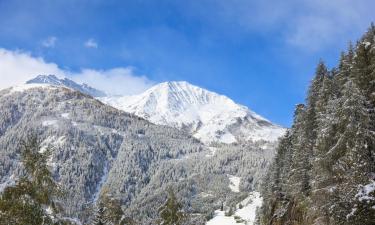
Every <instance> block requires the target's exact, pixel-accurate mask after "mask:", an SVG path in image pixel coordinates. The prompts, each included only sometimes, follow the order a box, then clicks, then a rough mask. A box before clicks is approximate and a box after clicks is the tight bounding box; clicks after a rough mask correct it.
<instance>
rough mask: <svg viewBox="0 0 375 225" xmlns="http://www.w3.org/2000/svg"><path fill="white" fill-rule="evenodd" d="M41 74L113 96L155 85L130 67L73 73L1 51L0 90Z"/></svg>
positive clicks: (18, 52)
mask: <svg viewBox="0 0 375 225" xmlns="http://www.w3.org/2000/svg"><path fill="white" fill-rule="evenodd" d="M40 74H54V75H56V76H58V77H67V78H70V79H72V80H74V81H77V82H80V83H87V84H88V85H90V86H93V87H95V88H98V89H100V90H103V91H105V92H107V93H109V94H116V95H132V94H139V93H141V92H143V91H144V90H146V89H147V88H149V87H151V86H152V85H153V84H154V82H153V81H151V80H149V79H148V78H147V77H146V76H145V75H137V74H135V72H134V69H133V68H132V67H116V68H111V69H108V70H94V69H90V68H83V69H81V70H80V71H78V72H74V71H68V70H63V69H61V68H60V67H59V66H58V65H57V64H55V63H50V62H46V61H45V60H44V59H43V58H40V57H34V56H32V55H31V54H30V53H28V52H24V51H20V50H16V51H12V50H7V49H4V48H0V80H1V82H0V89H4V88H7V87H10V86H14V85H20V84H23V83H25V82H26V81H27V80H30V79H32V78H34V77H36V76H37V75H40Z"/></svg>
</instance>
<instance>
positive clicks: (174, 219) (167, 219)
mask: <svg viewBox="0 0 375 225" xmlns="http://www.w3.org/2000/svg"><path fill="white" fill-rule="evenodd" d="M159 215H160V221H159V224H160V225H181V224H182V223H183V221H184V220H185V218H186V217H185V214H184V213H183V211H182V205H181V203H179V202H178V201H177V198H176V195H175V194H174V192H173V190H172V189H169V190H168V199H167V201H166V202H165V204H164V205H163V206H162V207H161V208H160V209H159Z"/></svg>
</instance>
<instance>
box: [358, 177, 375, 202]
mask: <svg viewBox="0 0 375 225" xmlns="http://www.w3.org/2000/svg"><path fill="white" fill-rule="evenodd" d="M374 191H375V181H371V183H369V184H367V185H365V186H361V187H360V189H359V191H358V193H357V194H356V195H355V197H356V198H358V199H359V201H372V200H375V198H374V197H372V196H370V194H371V193H372V192H374Z"/></svg>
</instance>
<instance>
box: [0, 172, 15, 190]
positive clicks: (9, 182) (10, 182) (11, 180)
mask: <svg viewBox="0 0 375 225" xmlns="http://www.w3.org/2000/svg"><path fill="white" fill-rule="evenodd" d="M15 184H16V179H15V176H14V175H11V176H10V177H9V178H8V179H7V180H6V181H5V182H3V183H0V193H1V192H3V191H4V189H5V188H6V187H9V186H13V185H15Z"/></svg>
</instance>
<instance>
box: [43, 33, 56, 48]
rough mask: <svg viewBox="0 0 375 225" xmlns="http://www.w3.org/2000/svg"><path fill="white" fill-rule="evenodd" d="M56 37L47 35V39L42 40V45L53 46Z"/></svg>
mask: <svg viewBox="0 0 375 225" xmlns="http://www.w3.org/2000/svg"><path fill="white" fill-rule="evenodd" d="M56 41H57V38H56V37H54V36H51V37H48V38H47V39H45V40H43V41H42V45H43V46H44V47H46V48H53V47H55V44H56Z"/></svg>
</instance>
